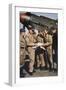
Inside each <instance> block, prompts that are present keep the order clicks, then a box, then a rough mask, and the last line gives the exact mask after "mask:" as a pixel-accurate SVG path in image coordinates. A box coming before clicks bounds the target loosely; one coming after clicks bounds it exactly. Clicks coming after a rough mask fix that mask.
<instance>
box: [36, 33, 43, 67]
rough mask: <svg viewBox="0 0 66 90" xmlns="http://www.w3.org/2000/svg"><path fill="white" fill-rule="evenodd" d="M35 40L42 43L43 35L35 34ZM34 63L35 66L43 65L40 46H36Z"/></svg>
mask: <svg viewBox="0 0 66 90" xmlns="http://www.w3.org/2000/svg"><path fill="white" fill-rule="evenodd" d="M37 42H38V43H42V44H44V40H43V37H41V36H40V35H38V36H37ZM36 64H37V67H40V65H41V67H45V61H44V49H42V48H41V46H38V47H37V48H36Z"/></svg>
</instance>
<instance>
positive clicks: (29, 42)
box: [26, 33, 36, 72]
mask: <svg viewBox="0 0 66 90" xmlns="http://www.w3.org/2000/svg"><path fill="white" fill-rule="evenodd" d="M35 42H36V39H35V34H30V33H28V34H27V36H26V43H27V49H28V54H29V58H30V64H29V72H33V67H34V62H35V49H34V43H35Z"/></svg>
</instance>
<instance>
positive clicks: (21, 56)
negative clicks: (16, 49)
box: [20, 35, 26, 64]
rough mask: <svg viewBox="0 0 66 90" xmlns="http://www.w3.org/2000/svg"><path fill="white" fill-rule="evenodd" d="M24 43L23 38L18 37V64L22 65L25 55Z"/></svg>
mask: <svg viewBox="0 0 66 90" xmlns="http://www.w3.org/2000/svg"><path fill="white" fill-rule="evenodd" d="M25 47H26V41H25V38H24V37H23V36H22V35H20V64H24V59H25V55H26V50H25Z"/></svg>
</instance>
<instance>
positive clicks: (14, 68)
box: [9, 4, 63, 85]
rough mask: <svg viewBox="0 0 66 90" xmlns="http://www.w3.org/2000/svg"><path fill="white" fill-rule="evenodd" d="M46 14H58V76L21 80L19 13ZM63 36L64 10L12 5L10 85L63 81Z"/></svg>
mask: <svg viewBox="0 0 66 90" xmlns="http://www.w3.org/2000/svg"><path fill="white" fill-rule="evenodd" d="M20 11H28V12H44V13H45V12H46V13H58V64H59V65H58V76H53V77H51V76H50V77H49V78H48V77H38V78H36V77H34V78H19V12H20ZM62 35H63V9H62V8H45V7H43V8H42V7H25V6H17V5H13V4H11V5H10V45H9V46H10V48H11V50H10V60H9V61H10V62H9V63H10V64H9V65H10V66H9V68H10V69H9V84H10V85H16V84H17V85H31V84H33V85H35V84H44V83H48V84H49V83H55V82H56V83H57V82H62V81H63V73H62V72H63V61H62V60H63V58H62V53H61V52H62V51H63V49H62V43H61V41H62Z"/></svg>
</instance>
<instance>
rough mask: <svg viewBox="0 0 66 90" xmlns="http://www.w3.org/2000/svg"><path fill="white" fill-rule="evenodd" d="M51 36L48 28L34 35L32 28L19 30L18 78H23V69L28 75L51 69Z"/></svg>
mask: <svg viewBox="0 0 66 90" xmlns="http://www.w3.org/2000/svg"><path fill="white" fill-rule="evenodd" d="M52 46H53V36H52V35H50V34H49V33H48V28H45V29H44V30H40V31H38V34H36V32H35V30H34V29H33V27H32V26H29V27H28V33H27V34H26V33H25V29H20V66H21V68H20V77H24V76H25V74H24V72H23V70H24V69H25V70H26V71H27V72H28V74H29V75H33V73H34V72H35V71H36V70H37V69H40V70H49V71H51V70H52V68H53V65H54V64H53V48H52Z"/></svg>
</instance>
